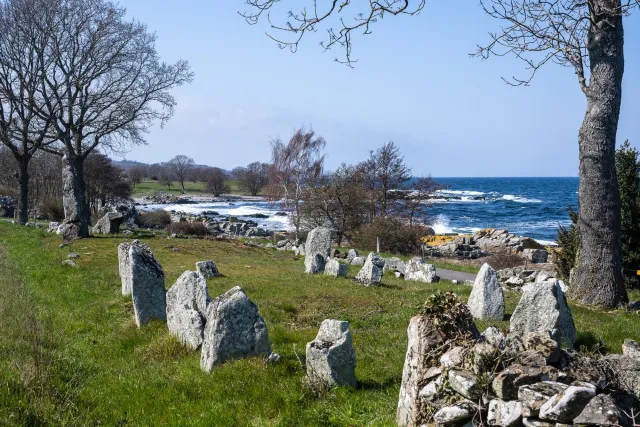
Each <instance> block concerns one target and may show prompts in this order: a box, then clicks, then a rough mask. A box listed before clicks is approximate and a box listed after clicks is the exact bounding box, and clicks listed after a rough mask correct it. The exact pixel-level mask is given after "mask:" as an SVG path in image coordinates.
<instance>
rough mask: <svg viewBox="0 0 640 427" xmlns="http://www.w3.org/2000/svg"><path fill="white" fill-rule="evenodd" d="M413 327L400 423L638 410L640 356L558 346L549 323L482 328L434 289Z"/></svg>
mask: <svg viewBox="0 0 640 427" xmlns="http://www.w3.org/2000/svg"><path fill="white" fill-rule="evenodd" d="M529 315H531V316H534V314H533V312H530V313H529ZM407 332H408V336H409V344H408V349H407V355H406V359H405V366H404V371H403V376H402V385H401V389H400V396H399V403H398V411H397V417H396V421H397V423H398V425H399V426H423V425H430V424H436V425H440V426H450V425H451V426H453V425H482V424H484V425H494V426H509V427H510V426H520V425H525V426H559V425H571V424H573V425H611V426H619V425H623V426H627V425H628V426H631V425H634V424H633V423H632V420H631V418H630V417H631V414H634V415H635V414H638V413H639V412H638V409H640V402H639V401H638V399H637V398H636V396H635V394H637V393H638V391H640V382H638V383H637V384H636V385H635V388H634V386H633V385H629V379H632V378H640V359H635V358H633V357H630V356H625V355H615V356H607V357H605V358H601V359H590V358H588V357H585V356H583V355H581V354H580V353H577V352H575V351H573V350H560V349H559V347H558V343H557V342H556V341H554V340H553V339H552V338H551V335H550V331H544V332H528V333H524V334H522V335H518V336H514V335H512V334H510V336H509V337H507V339H504V337H502V336H501V334H500V332H499V331H497V330H496V329H495V328H489V329H487V330H486V331H485V332H484V333H483V334H482V335H478V333H477V329H476V328H475V326H474V325H473V323H472V321H471V315H470V313H469V310H468V309H467V308H466V306H464V305H463V304H461V303H460V302H459V301H457V298H456V297H455V296H454V295H452V294H447V295H436V296H432V297H431V299H430V300H429V301H428V302H427V304H426V305H425V308H424V310H423V313H422V314H421V315H420V316H416V317H414V318H413V319H411V323H410V325H409V329H408V331H407ZM638 421H640V419H638V418H636V423H637V422H638Z"/></svg>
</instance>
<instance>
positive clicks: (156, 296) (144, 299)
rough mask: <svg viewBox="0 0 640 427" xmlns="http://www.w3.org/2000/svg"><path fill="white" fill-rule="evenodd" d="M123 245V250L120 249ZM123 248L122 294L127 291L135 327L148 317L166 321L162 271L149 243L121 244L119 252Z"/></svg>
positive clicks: (148, 318)
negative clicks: (130, 300) (129, 296)
mask: <svg viewBox="0 0 640 427" xmlns="http://www.w3.org/2000/svg"><path fill="white" fill-rule="evenodd" d="M121 248H122V249H121ZM125 250H126V254H127V255H126V256H125V257H124V259H120V262H119V264H120V268H121V270H120V275H121V279H122V293H123V295H127V293H126V292H130V293H131V296H132V299H133V310H134V313H135V318H136V324H137V325H138V327H140V326H142V325H144V324H145V323H147V322H149V320H151V319H158V320H163V321H166V320H167V300H166V291H165V289H164V271H163V270H162V267H161V266H160V263H158V261H157V260H156V259H155V258H154V256H153V253H152V252H151V249H150V248H149V246H147V245H145V244H144V243H141V242H140V241H138V240H136V241H134V242H133V243H131V244H126V243H123V244H121V245H120V247H119V248H118V253H119V255H120V253H122V252H124V251H125Z"/></svg>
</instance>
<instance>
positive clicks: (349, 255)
mask: <svg viewBox="0 0 640 427" xmlns="http://www.w3.org/2000/svg"><path fill="white" fill-rule="evenodd" d="M359 256H360V254H359V253H358V251H357V250H355V249H349V252H347V264H351V261H353V259H354V258H357V257H359Z"/></svg>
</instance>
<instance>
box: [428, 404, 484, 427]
mask: <svg viewBox="0 0 640 427" xmlns="http://www.w3.org/2000/svg"><path fill="white" fill-rule="evenodd" d="M477 412H478V407H477V406H476V405H475V404H474V403H473V402H471V401H468V400H465V401H462V402H459V403H457V404H455V405H451V406H445V407H444V408H442V409H440V410H439V411H438V412H436V413H435V415H434V416H433V420H434V421H435V422H436V423H437V424H438V425H441V426H450V425H457V424H459V423H462V422H463V421H467V420H470V419H471V418H473V416H474V415H475V414H476V413H477Z"/></svg>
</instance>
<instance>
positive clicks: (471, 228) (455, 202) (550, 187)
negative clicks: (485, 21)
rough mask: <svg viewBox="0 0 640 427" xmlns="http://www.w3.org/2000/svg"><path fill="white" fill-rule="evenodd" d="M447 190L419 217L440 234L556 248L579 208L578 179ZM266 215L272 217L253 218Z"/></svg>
mask: <svg viewBox="0 0 640 427" xmlns="http://www.w3.org/2000/svg"><path fill="white" fill-rule="evenodd" d="M435 180H436V181H437V182H438V183H440V184H443V185H446V186H447V189H446V190H442V191H439V192H438V193H437V194H435V195H434V198H433V199H432V200H431V205H430V206H428V207H426V208H425V209H423V210H422V212H420V217H419V218H418V220H419V221H420V222H423V223H426V224H429V225H430V226H432V227H433V228H434V229H435V231H436V232H437V233H472V232H475V231H477V230H481V229H483V228H500V229H507V230H509V231H510V232H511V233H514V234H517V235H522V236H528V237H531V238H534V239H536V240H538V241H540V242H541V243H552V242H553V240H554V238H555V237H556V232H557V229H558V225H560V224H562V225H568V224H570V220H569V215H568V211H567V209H568V206H569V205H571V206H572V207H573V208H574V209H576V208H577V206H578V178H435ZM143 209H145V210H159V209H163V210H166V211H176V212H185V213H191V214H201V213H203V212H206V211H215V212H217V213H218V214H220V215H222V216H235V217H238V218H239V219H251V220H253V221H256V222H257V223H258V224H259V225H260V226H262V227H264V228H266V229H269V230H283V229H286V228H288V226H289V224H288V219H287V217H283V216H276V215H275V214H276V213H277V212H280V211H281V210H282V208H281V206H280V205H279V204H278V203H268V202H266V201H225V202H206V203H197V204H188V205H148V206H146V207H144V208H143ZM256 214H263V215H268V216H269V218H266V219H262V218H258V219H257V218H254V217H253V215H256Z"/></svg>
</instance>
